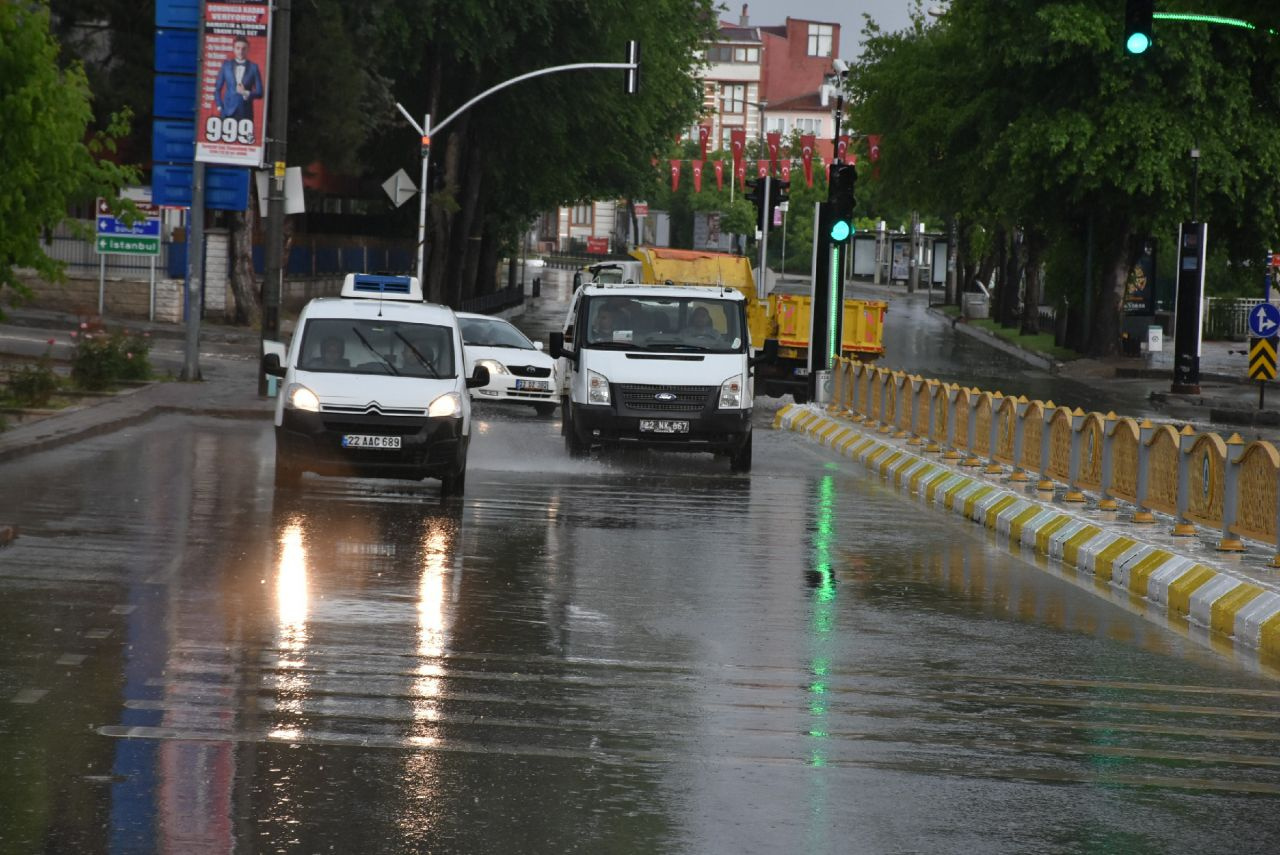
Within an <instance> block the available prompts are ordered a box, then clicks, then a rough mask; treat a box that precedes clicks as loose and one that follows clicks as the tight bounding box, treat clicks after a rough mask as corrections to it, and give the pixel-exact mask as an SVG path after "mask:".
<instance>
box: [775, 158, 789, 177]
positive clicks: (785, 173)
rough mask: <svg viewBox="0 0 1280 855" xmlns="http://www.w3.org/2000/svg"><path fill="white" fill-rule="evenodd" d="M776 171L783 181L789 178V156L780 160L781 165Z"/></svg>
mask: <svg viewBox="0 0 1280 855" xmlns="http://www.w3.org/2000/svg"><path fill="white" fill-rule="evenodd" d="M778 172H779V175H780V177H781V178H782V180H783V181H790V180H791V159H790V158H788V159H786V160H784V161H782V167H781V169H779V170H778Z"/></svg>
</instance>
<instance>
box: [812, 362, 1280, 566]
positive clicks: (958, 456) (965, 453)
mask: <svg viewBox="0 0 1280 855" xmlns="http://www.w3.org/2000/svg"><path fill="white" fill-rule="evenodd" d="M834 380H835V384H834V394H833V396H832V403H831V405H830V408H829V409H830V410H831V411H833V412H837V413H840V414H842V415H845V416H847V417H848V418H850V419H852V420H853V421H854V422H858V423H861V424H863V425H864V426H865V427H867V428H869V429H873V430H877V431H878V432H880V433H895V434H896V435H897V436H899V437H909V439H908V444H909V445H914V446H923V448H924V451H926V452H931V453H936V454H941V455H942V456H943V457H944V458H946V459H951V460H956V461H959V464H960V465H961V466H983V465H985V466H986V471H987V472H989V473H992V474H996V473H1002V472H1005V471H1006V470H1012V473H1011V475H1010V480H1012V481H1015V482H1023V481H1029V480H1031V478H1032V477H1035V478H1036V479H1037V485H1038V486H1039V487H1040V488H1041V489H1043V490H1052V489H1054V487H1055V486H1056V485H1064V486H1065V487H1066V492H1065V494H1064V496H1063V499H1064V501H1067V502H1084V501H1085V496H1084V491H1085V490H1088V491H1089V492H1091V493H1094V494H1095V495H1097V496H1098V497H1099V508H1101V509H1104V510H1114V509H1115V508H1116V507H1117V500H1124V501H1126V502H1128V503H1129V504H1131V505H1132V506H1133V507H1134V509H1135V510H1134V516H1133V521H1134V522H1135V523H1153V522H1155V517H1154V516H1153V515H1152V512H1153V511H1155V512H1159V513H1162V514H1167V515H1169V516H1171V517H1173V518H1174V522H1175V525H1174V530H1173V533H1174V534H1175V535H1177V536H1182V537H1193V536H1195V534H1196V531H1197V526H1199V527H1202V528H1208V529H1211V530H1213V531H1216V532H1218V545H1217V547H1218V549H1219V550H1222V551H1224V552H1239V551H1242V550H1243V549H1244V544H1243V543H1242V542H1241V538H1249V539H1250V540H1256V541H1259V542H1262V543H1268V544H1271V545H1273V546H1275V547H1277V552H1276V555H1275V557H1274V558H1273V559H1272V563H1273V565H1274V566H1277V567H1280V537H1278V533H1280V451H1277V449H1276V447H1275V446H1274V445H1273V444H1271V443H1269V442H1266V441H1263V440H1257V441H1254V442H1250V443H1247V444H1246V443H1245V441H1244V440H1243V439H1241V438H1240V437H1239V436H1238V435H1237V434H1232V435H1231V436H1230V437H1228V438H1227V439H1223V438H1222V437H1221V436H1219V435H1218V434H1216V433H1196V432H1195V431H1194V430H1192V429H1191V427H1190V426H1187V427H1183V428H1182V429H1181V430H1178V429H1177V428H1175V427H1173V426H1171V425H1156V424H1153V423H1151V422H1150V421H1147V420H1143V421H1141V422H1139V421H1137V420H1136V419H1131V418H1126V417H1123V416H1117V415H1116V414H1115V413H1106V414H1103V413H1096V412H1094V413H1085V412H1082V411H1081V410H1080V409H1079V408H1076V409H1072V408H1070V407H1064V406H1059V405H1057V404H1054V403H1053V402H1052V401H1029V400H1027V399H1026V398H1025V397H1017V398H1012V397H1005V396H1003V395H1001V394H1000V393H999V392H984V391H982V390H979V389H972V388H966V387H963V386H959V385H956V384H953V383H942V382H939V381H937V380H930V379H926V378H924V377H919V376H915V375H911V374H907V373H905V372H903V371H893V370H890V369H887V368H881V367H873V366H871V365H868V364H866V363H862V362H859V361H857V360H849V359H841V360H839V362H838V364H837V366H836V370H835V372H834Z"/></svg>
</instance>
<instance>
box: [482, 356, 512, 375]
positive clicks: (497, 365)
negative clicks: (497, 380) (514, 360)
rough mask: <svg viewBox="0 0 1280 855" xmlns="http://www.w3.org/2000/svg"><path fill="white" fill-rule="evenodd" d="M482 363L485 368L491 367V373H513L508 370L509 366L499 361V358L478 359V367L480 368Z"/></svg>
mask: <svg viewBox="0 0 1280 855" xmlns="http://www.w3.org/2000/svg"><path fill="white" fill-rule="evenodd" d="M481 365H483V366H484V367H485V368H488V369H489V373H490V374H509V373H511V372H509V371H507V366H505V365H503V364H502V363H501V362H499V361H498V360H496V359H477V360H476V368H479V367H480V366H481Z"/></svg>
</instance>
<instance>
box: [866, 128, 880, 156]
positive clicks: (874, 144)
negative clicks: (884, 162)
mask: <svg viewBox="0 0 1280 855" xmlns="http://www.w3.org/2000/svg"><path fill="white" fill-rule="evenodd" d="M867 147H868V148H870V149H871V152H870V155H871V162H872V163H875V162H876V161H877V160H879V159H880V135H879V134H873V135H870V136H868V137H867Z"/></svg>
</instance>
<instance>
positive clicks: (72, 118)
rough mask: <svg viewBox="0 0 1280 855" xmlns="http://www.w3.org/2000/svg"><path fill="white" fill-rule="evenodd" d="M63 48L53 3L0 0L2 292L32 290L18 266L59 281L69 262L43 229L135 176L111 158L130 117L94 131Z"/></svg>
mask: <svg viewBox="0 0 1280 855" xmlns="http://www.w3.org/2000/svg"><path fill="white" fill-rule="evenodd" d="M58 52H59V51H58V44H57V42H56V41H54V39H53V37H52V35H51V34H50V30H49V7H48V5H47V4H46V3H42V2H28V3H0V128H2V129H3V131H2V132H0V164H3V167H2V168H0V292H2V291H3V290H4V289H6V288H8V289H12V290H13V291H15V292H17V293H18V294H19V295H21V296H28V295H29V293H30V292H29V289H28V288H27V287H26V286H25V285H23V284H22V282H21V281H20V280H19V279H18V276H17V272H16V268H31V269H34V270H35V272H36V273H37V274H38V275H39V276H41V277H42V278H45V279H48V280H56V279H58V278H59V277H60V276H61V275H62V267H61V265H60V264H59V263H58V262H56V261H54V260H52V259H50V258H49V257H48V256H47V255H46V254H45V252H44V250H43V248H42V247H41V242H40V237H41V234H42V232H45V231H47V230H49V229H52V228H53V227H54V226H56V225H58V224H59V223H61V222H62V221H63V220H65V219H66V215H67V208H68V205H69V204H70V203H72V202H79V201H84V200H87V199H93V198H94V197H95V196H98V195H106V196H108V197H110V198H114V197H115V195H116V192H117V191H118V190H119V188H120V187H121V186H122V185H124V184H125V183H127V182H128V181H129V180H132V179H133V178H134V174H133V172H132V170H130V169H128V168H127V167H123V166H120V165H118V164H116V163H113V162H111V161H110V160H109V159H107V156H108V155H110V154H112V153H113V152H114V151H115V140H116V139H117V138H118V137H120V136H121V135H123V134H124V133H125V132H126V129H127V119H128V117H127V116H117V117H114V118H113V119H112V120H111V121H109V122H107V124H106V128H105V130H104V131H102V132H99V133H88V134H87V133H86V131H87V129H88V128H89V125H90V122H91V121H92V119H93V111H92V109H91V107H90V96H89V84H88V81H87V80H86V78H85V74H84V69H83V68H82V67H81V66H80V65H79V64H72V65H71V66H70V67H68V68H60V67H59V66H58Z"/></svg>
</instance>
